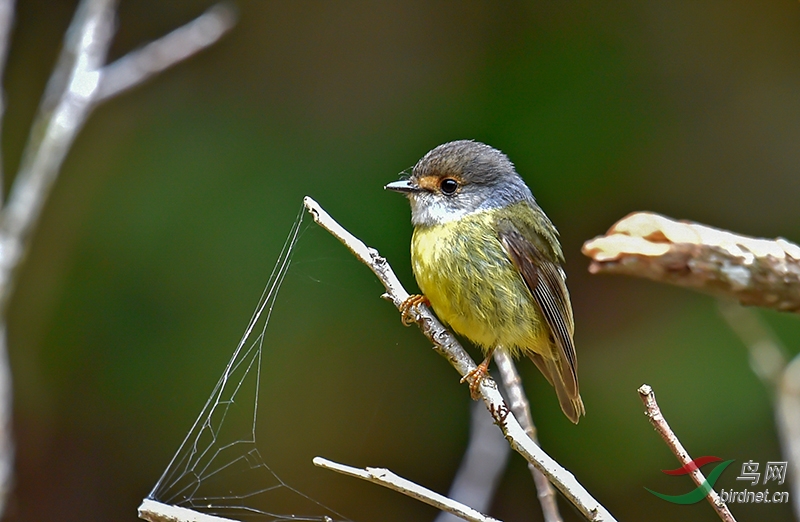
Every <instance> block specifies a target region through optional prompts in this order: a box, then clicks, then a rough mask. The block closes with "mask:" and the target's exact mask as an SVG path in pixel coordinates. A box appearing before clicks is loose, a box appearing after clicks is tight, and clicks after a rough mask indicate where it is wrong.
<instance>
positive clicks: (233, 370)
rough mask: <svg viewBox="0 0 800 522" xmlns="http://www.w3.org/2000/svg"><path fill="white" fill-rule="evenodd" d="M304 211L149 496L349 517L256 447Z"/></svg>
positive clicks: (253, 510) (224, 511)
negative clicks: (271, 333)
mask: <svg viewBox="0 0 800 522" xmlns="http://www.w3.org/2000/svg"><path fill="white" fill-rule="evenodd" d="M304 215H305V212H304V211H303V209H301V210H300V212H299V213H298V215H297V218H296V219H295V222H294V224H293V225H292V229H291V231H290V232H289V235H288V237H287V238H286V242H285V243H284V245H283V249H282V250H281V253H280V256H279V257H278V261H277V263H276V264H275V267H274V268H273V269H272V274H271V275H270V278H269V281H268V282H267V285H266V287H265V288H264V292H263V293H262V294H261V299H260V300H259V302H258V305H257V306H256V309H255V311H254V312H253V316H252V318H251V319H250V323H249V324H248V325H247V328H246V329H245V332H244V335H243V336H242V339H241V341H239V344H238V345H237V346H236V349H235V350H234V352H233V356H232V357H231V360H230V362H228V364H227V366H226V367H225V370H224V371H223V373H222V376H221V377H220V379H219V381H218V382H217V384H216V386H215V387H214V389H213V390H212V392H211V396H210V397H209V398H208V400H207V401H206V404H205V406H204V407H203V409H202V410H201V411H200V415H199V416H198V417H197V420H196V421H195V422H194V425H193V426H192V428H191V430H189V433H188V434H187V435H186V438H185V439H184V440H183V443H181V445H180V447H179V448H178V451H177V453H175V456H174V457H173V458H172V460H171V461H170V463H169V465H168V466H167V468H166V470H164V474H163V475H162V476H161V478H160V479H159V480H158V482H157V483H156V485H155V487H154V488H153V490H152V491H151V492H150V494H149V495H148V497H147V498H148V499H150V500H155V501H158V502H161V503H164V504H170V505H174V506H178V507H183V508H188V509H192V510H195V511H200V512H204V513H208V514H212V515H217V516H223V517H239V518H243V517H247V518H252V517H256V518H258V520H268V521H284V520H294V521H321V522H333V521H349V519H348V518H346V517H344V516H343V515H340V514H339V513H337V512H336V511H334V510H332V509H330V508H328V507H327V506H325V505H323V504H321V503H320V502H318V501H316V500H314V499H312V498H311V497H309V496H308V495H306V494H304V493H302V492H301V491H299V490H297V489H295V488H293V487H291V486H290V485H289V484H287V483H286V482H284V481H283V480H282V479H281V478H280V477H279V476H278V475H277V474H276V473H275V472H274V471H273V470H272V469H271V468H270V467H269V466H268V465H267V463H266V462H265V460H264V458H263V457H262V455H261V453H260V452H259V450H258V447H257V445H256V420H257V415H258V393H259V388H260V383H261V363H262V355H263V344H264V335H265V333H266V330H267V325H268V324H269V320H270V317H271V315H272V310H273V307H274V306H275V300H276V298H277V295H278V290H279V289H280V287H281V283H282V282H283V280H284V278H285V277H286V272H287V270H288V268H289V264H290V262H291V259H292V254H293V251H294V245H295V244H296V242H297V239H298V235H299V232H300V225H301V224H302V221H303V216H304ZM274 506H281V507H280V509H281V510H282V511H283V512H281V513H277V512H274V511H272V510H271V509H274ZM271 507H272V508H271ZM300 513H306V514H300ZM309 513H310V514H309Z"/></svg>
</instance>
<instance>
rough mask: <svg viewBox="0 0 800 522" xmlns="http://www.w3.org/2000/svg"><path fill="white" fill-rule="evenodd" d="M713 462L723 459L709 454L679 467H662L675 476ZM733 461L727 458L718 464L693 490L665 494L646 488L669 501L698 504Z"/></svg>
mask: <svg viewBox="0 0 800 522" xmlns="http://www.w3.org/2000/svg"><path fill="white" fill-rule="evenodd" d="M712 462H722V459H721V458H719V457H714V456H710V455H709V456H705V457H700V458H696V459H694V460H693V461H691V462H689V463H688V464H686V465H685V466H683V467H680V468H678V469H662V470H661V471H662V472H663V473H666V474H667V475H673V476H678V475H688V474H689V473H691V472H693V471H694V470H696V469H700V468H701V467H703V466H705V465H706V464H711V463H712ZM732 462H733V459H731V460H726V461H725V462H722V464H720V465H718V466H716V467H715V468H714V469H713V470H712V471H711V473H709V474H708V477H706V480H705V481H703V483H702V484H700V485H699V486H697V487H696V488H695V489H693V490H692V491H690V492H688V493H684V494H683V495H665V494H663V493H659V492H658V491H653V490H652V489H649V488H644V489H646V490H647V491H649V492H650V493H652V494H653V495H655V496H657V497H658V498H660V499H663V500H666V501H667V502H672V503H673V504H696V503H697V502H700V501H701V500H703V499H704V498H705V497H706V495H708V492H709V491H711V490H712V489H713V488H714V484H715V483H716V482H717V479H718V478H719V476H720V475H722V472H723V471H725V468H727V467H728V466H730V464H731V463H732Z"/></svg>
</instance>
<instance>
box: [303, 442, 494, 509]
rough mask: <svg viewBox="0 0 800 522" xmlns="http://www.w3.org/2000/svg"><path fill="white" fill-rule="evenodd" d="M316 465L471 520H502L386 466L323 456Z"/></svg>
mask: <svg viewBox="0 0 800 522" xmlns="http://www.w3.org/2000/svg"><path fill="white" fill-rule="evenodd" d="M314 465H315V466H319V467H321V468H325V469H329V470H332V471H336V472H337V473H342V474H344V475H348V476H351V477H356V478H360V479H364V480H368V481H370V482H374V483H375V484H380V485H381V486H385V487H387V488H389V489H393V490H395V491H398V492H400V493H402V494H404V495H408V496H409V497H411V498H415V499H417V500H420V501H422V502H425V503H426V504H429V505H431V506H433V507H435V508H437V509H441V510H442V511H446V512H448V513H452V514H453V515H456V516H457V517H459V518H463V519H464V520H468V521H470V522H500V521H499V520H497V519H496V518H492V517H488V516H486V515H484V514H483V513H481V512H479V511H477V510H475V509H472V508H471V507H469V506H465V505H464V504H461V503H460V502H456V501H455V500H452V499H449V498H447V497H445V496H443V495H440V494H438V493H436V492H434V491H431V490H429V489H427V488H424V487H422V486H420V485H419V484H415V483H414V482H411V481H409V480H406V479H404V478H403V477H400V476H398V475H396V474H394V473H392V472H391V471H389V470H388V469H385V468H365V469H358V468H353V467H351V466H345V465H344V464H338V463H336V462H332V461H330V460H328V459H323V458H322V457H315V458H314Z"/></svg>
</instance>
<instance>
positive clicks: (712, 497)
mask: <svg viewBox="0 0 800 522" xmlns="http://www.w3.org/2000/svg"><path fill="white" fill-rule="evenodd" d="M638 391H639V398H640V399H642V403H643V404H644V406H645V409H646V410H647V411H646V414H647V418H648V419H650V424H652V425H653V427H654V428H655V429H656V431H657V432H658V434H659V435H661V438H662V439H664V442H665V443H666V444H667V446H668V447H669V449H670V450H671V451H672V453H673V454H674V455H675V456H676V457H677V458H678V461H679V462H680V463H681V465H682V466H687V465H689V464H690V463H691V462H692V458H691V457H690V456H689V453H688V452H687V451H686V449H684V447H683V444H681V441H680V440H678V437H677V436H676V435H675V433H674V432H673V431H672V428H670V427H669V424H668V423H667V419H665V418H664V415H663V414H662V413H661V409H660V408H659V407H658V403H657V402H656V394H655V393H653V389H652V388H651V387H650V386H648V385H647V384H642V386H641V387H640V388H639V390H638ZM690 475H691V477H692V480H693V481H694V483H695V484H697V485H698V486H701V485H703V484H704V483H705V482H706V478H705V477H704V476H703V472H702V471H700V468H698V467H696V466H695V467H694V470H693V471H692V472H691V473H690ZM706 499H707V500H708V502H709V504H711V507H713V508H714V511H716V512H717V514H718V515H719V518H721V519H722V520H723V521H724V522H736V519H735V518H733V515H732V514H731V512H730V511H729V510H728V506H726V505H725V502H723V501H722V499H721V498H719V495H718V494H717V492H716V491H714V489H713V488H709V492H708V494H707V495H706Z"/></svg>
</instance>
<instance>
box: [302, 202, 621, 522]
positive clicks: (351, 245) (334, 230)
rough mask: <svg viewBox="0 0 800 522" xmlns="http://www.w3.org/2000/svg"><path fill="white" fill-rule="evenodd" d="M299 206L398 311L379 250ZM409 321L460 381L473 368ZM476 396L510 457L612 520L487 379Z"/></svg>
mask: <svg viewBox="0 0 800 522" xmlns="http://www.w3.org/2000/svg"><path fill="white" fill-rule="evenodd" d="M303 204H304V205H305V207H306V208H307V209H308V211H309V212H310V213H311V215H312V216H313V217H314V221H316V222H317V223H318V224H319V225H320V226H322V227H323V228H324V229H325V230H327V231H328V232H330V233H331V234H333V236H334V237H336V238H337V239H338V240H339V241H341V242H342V243H343V244H344V245H345V246H346V247H347V248H348V249H349V250H350V251H351V252H352V253H353V254H354V255H355V256H356V257H357V258H358V259H359V260H360V261H361V262H362V263H364V264H366V265H367V266H368V267H369V268H370V269H371V270H372V272H373V273H374V274H375V275H376V276H377V277H378V279H379V280H380V281H381V283H383V285H384V288H385V289H386V293H385V294H384V295H383V297H384V298H386V299H387V300H389V301H391V302H392V304H394V305H395V307H397V308H398V309H400V307H401V306H402V304H403V302H404V301H405V300H406V299H408V297H409V294H408V292H406V290H405V288H403V285H402V284H401V283H400V280H399V279H398V278H397V276H396V275H395V273H394V272H393V271H392V269H391V267H390V266H389V263H387V261H386V259H384V258H383V257H381V256H380V254H379V253H378V251H377V250H375V249H374V248H369V247H367V246H366V245H365V244H364V243H363V242H361V240H359V239H358V238H356V237H355V236H353V235H352V234H350V232H348V231H347V230H345V229H344V228H343V227H342V226H341V225H339V224H338V223H337V222H336V221H335V220H334V219H333V218H331V217H330V216H329V215H328V213H327V212H325V211H324V210H323V209H322V207H320V206H319V205H318V204H317V202H316V201H314V200H313V199H311V198H310V197H306V198H304V199H303ZM413 315H414V316H415V317H414V319H415V321H416V323H417V325H418V326H419V328H420V330H421V331H422V333H423V334H424V335H425V336H426V337H427V338H428V339H429V340H430V341H431V342H433V344H434V350H436V352H437V353H439V354H440V355H441V356H443V357H444V358H445V359H447V360H448V361H449V362H450V364H452V365H453V367H455V369H456V371H458V373H459V374H460V375H461V376H464V375H466V374H467V373H469V372H470V371H471V370H473V369H474V368H475V367H476V365H475V362H474V361H473V360H472V358H471V357H470V356H469V355H468V354H467V352H466V351H465V350H464V348H462V347H461V345H460V344H459V343H458V341H457V340H456V338H455V337H454V336H453V335H452V334H451V333H450V332H448V331H447V329H445V328H444V326H442V324H441V323H440V322H439V320H438V319H437V318H436V317H435V316H434V315H433V314H432V313H431V311H430V310H428V308H427V307H425V306H422V305H420V306H418V307H416V308H415V309H414V314H413ZM479 392H480V396H481V398H482V399H483V401H484V403H485V404H486V407H487V408H488V409H489V412H490V413H491V414H492V416H493V417H494V419H495V423H496V424H497V425H498V426H499V427H500V429H501V430H502V431H503V435H505V437H506V439H507V440H508V441H509V444H510V445H511V448H512V449H513V450H514V451H516V452H518V453H519V454H520V455H522V456H523V457H524V458H525V460H527V461H528V462H530V463H531V464H533V465H534V466H536V468H537V469H539V470H540V471H542V472H543V473H544V474H545V476H547V478H548V479H549V480H550V482H552V483H553V485H554V486H556V487H557V488H558V489H559V491H561V492H562V493H563V494H564V496H565V497H566V498H567V499H568V500H569V501H570V502H572V503H573V504H574V505H575V507H576V508H577V509H578V511H580V512H581V514H582V515H583V516H584V517H585V518H587V519H588V520H592V521H596V522H599V521H611V520H614V517H613V516H612V515H611V513H609V512H608V510H606V508H605V507H603V506H602V505H601V504H600V503H599V502H597V500H595V499H594V498H593V497H592V496H591V495H590V494H589V492H588V491H586V489H585V488H584V487H583V486H582V485H581V484H580V483H579V482H578V481H577V480H576V479H575V477H574V476H573V475H572V474H571V473H570V472H568V471H567V470H565V469H564V468H562V467H561V466H560V465H559V464H558V463H557V462H556V461H554V460H553V459H552V458H551V457H550V456H549V455H547V454H546V453H545V452H544V451H543V450H542V449H541V448H540V447H539V446H537V445H536V443H535V442H533V441H532V440H531V439H530V437H528V435H527V434H526V433H525V430H524V429H523V428H522V426H520V424H519V422H518V421H517V419H516V417H514V415H512V414H511V411H510V409H509V407H508V406H507V405H506V403H505V401H504V400H503V397H502V395H500V391H499V390H498V389H497V384H495V382H494V380H492V379H491V378H490V377H487V378H485V379H483V380H482V381H481V383H480V388H479Z"/></svg>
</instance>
